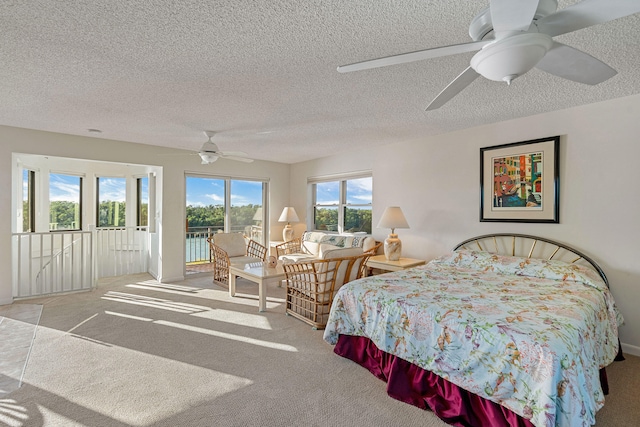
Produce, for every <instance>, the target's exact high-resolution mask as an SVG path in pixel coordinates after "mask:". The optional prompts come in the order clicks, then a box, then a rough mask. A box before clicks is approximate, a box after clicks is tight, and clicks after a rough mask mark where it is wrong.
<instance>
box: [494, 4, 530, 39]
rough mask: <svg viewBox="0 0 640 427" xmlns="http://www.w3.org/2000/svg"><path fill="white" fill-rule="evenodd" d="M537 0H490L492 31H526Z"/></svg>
mask: <svg viewBox="0 0 640 427" xmlns="http://www.w3.org/2000/svg"><path fill="white" fill-rule="evenodd" d="M538 3H539V0H517V1H516V0H491V6H490V8H489V10H490V11H491V23H492V24H493V29H494V31H497V32H501V31H526V30H528V29H529V27H530V26H531V21H533V17H534V15H535V13H536V9H538Z"/></svg>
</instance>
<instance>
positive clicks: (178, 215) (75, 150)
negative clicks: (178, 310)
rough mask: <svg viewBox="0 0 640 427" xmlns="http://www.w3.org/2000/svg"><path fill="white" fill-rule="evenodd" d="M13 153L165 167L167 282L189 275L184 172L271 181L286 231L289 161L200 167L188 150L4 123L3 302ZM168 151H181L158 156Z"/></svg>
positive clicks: (278, 227)
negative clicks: (284, 213)
mask: <svg viewBox="0 0 640 427" xmlns="http://www.w3.org/2000/svg"><path fill="white" fill-rule="evenodd" d="M13 153H26V154H36V155H44V156H56V157H68V158H77V159H86V160H95V161H99V162H115V163H131V164H137V165H151V166H155V167H156V169H158V170H161V173H160V174H159V176H158V177H157V179H156V183H157V186H158V187H157V188H158V193H157V195H156V196H157V204H156V207H157V210H158V212H159V217H158V234H157V237H158V245H157V246H158V248H159V250H158V252H159V253H158V256H157V264H155V263H152V264H153V267H154V269H157V271H155V272H156V273H157V275H158V278H159V279H160V280H162V281H174V280H181V279H182V278H183V274H184V227H185V194H184V192H185V186H184V177H185V173H197V174H212V175H217V176H231V177H240V178H242V177H244V178H260V179H267V180H269V186H270V195H271V197H270V200H269V204H270V206H272V209H271V210H270V215H269V224H270V228H271V235H273V236H276V237H277V236H280V235H281V233H282V224H280V223H278V221H277V220H278V216H279V215H280V211H281V210H282V206H286V205H288V203H289V171H290V166H289V165H285V164H280V163H273V162H263V161H255V162H253V163H250V164H245V163H240V162H233V161H229V160H226V161H225V160H218V161H217V162H216V163H213V164H211V165H201V164H200V161H199V158H198V157H197V156H184V155H183V154H185V151H183V150H172V149H164V148H159V147H154V146H150V145H144V144H133V143H128V142H120V141H113V140H107V139H99V138H89V137H81V136H72V135H64V134H57V133H50V132H42V131H36V130H29V129H20V128H13V127H7V126H0V189H1V191H0V218H3V221H0V278H1V279H0V305H2V304H8V303H11V301H12V297H11V279H10V278H11V277H12V276H11V231H12V218H13V217H14V212H13V211H12V208H11V195H12V186H11V183H12V179H11V178H12V167H13V166H14V165H13V164H12V161H13V160H12V157H13V156H12V154H13ZM169 153H171V154H181V155H176V156H166V155H158V154H169ZM14 191H15V190H14ZM273 240H279V238H277V239H273Z"/></svg>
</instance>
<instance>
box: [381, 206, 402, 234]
mask: <svg viewBox="0 0 640 427" xmlns="http://www.w3.org/2000/svg"><path fill="white" fill-rule="evenodd" d="M378 228H390V229H391V232H392V233H393V230H394V229H396V228H409V224H408V223H407V219H406V218H405V217H404V214H403V213H402V209H400V207H398V206H389V207H387V208H386V209H385V210H384V213H383V214H382V218H380V222H379V223H378Z"/></svg>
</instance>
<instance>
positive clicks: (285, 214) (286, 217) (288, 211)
mask: <svg viewBox="0 0 640 427" xmlns="http://www.w3.org/2000/svg"><path fill="white" fill-rule="evenodd" d="M278 221H280V222H298V221H300V219H298V214H297V213H296V210H295V209H294V208H291V207H288V206H287V207H286V208H284V209H283V210H282V213H281V214H280V219H278Z"/></svg>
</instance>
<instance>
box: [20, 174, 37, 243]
mask: <svg viewBox="0 0 640 427" xmlns="http://www.w3.org/2000/svg"><path fill="white" fill-rule="evenodd" d="M35 180H36V173H35V171H32V170H28V169H23V171H22V232H23V233H31V232H34V231H36V206H35V203H36V197H35V196H36V186H35Z"/></svg>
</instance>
